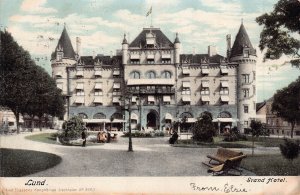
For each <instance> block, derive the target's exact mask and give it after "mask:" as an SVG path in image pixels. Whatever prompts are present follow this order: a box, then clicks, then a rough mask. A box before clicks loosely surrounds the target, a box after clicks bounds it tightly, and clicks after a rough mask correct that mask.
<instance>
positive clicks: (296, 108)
mask: <svg viewBox="0 0 300 195" xmlns="http://www.w3.org/2000/svg"><path fill="white" fill-rule="evenodd" d="M299 103H300V77H299V78H298V79H297V80H296V81H294V82H292V83H291V84H289V85H288V87H285V88H283V89H280V90H277V92H276V94H275V95H274V100H273V103H272V112H274V113H276V115H277V116H278V117H281V118H283V119H284V120H286V121H287V122H289V123H291V138H293V134H294V127H295V125H296V123H297V122H299V121H300V104H299Z"/></svg>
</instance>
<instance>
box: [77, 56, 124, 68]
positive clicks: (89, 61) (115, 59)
mask: <svg viewBox="0 0 300 195" xmlns="http://www.w3.org/2000/svg"><path fill="white" fill-rule="evenodd" d="M78 62H79V63H82V64H83V65H85V66H94V65H95V63H97V62H99V63H100V64H102V65H112V66H119V65H121V62H122V56H112V57H110V56H102V55H99V56H96V57H95V58H93V56H80V58H79V60H78Z"/></svg>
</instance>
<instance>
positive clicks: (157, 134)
mask: <svg viewBox="0 0 300 195" xmlns="http://www.w3.org/2000/svg"><path fill="white" fill-rule="evenodd" d="M164 135H165V134H164V132H163V131H151V132H143V131H138V130H136V131H131V136H132V137H160V136H164ZM128 136H129V131H126V132H125V133H124V137H128Z"/></svg>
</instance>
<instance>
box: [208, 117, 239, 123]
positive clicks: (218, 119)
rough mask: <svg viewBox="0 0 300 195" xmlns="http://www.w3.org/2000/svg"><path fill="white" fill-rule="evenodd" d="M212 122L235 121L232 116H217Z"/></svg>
mask: <svg viewBox="0 0 300 195" xmlns="http://www.w3.org/2000/svg"><path fill="white" fill-rule="evenodd" d="M212 122H221V123H222V122H224V123H232V122H234V120H233V119H232V118H216V119H214V120H213V121H212Z"/></svg>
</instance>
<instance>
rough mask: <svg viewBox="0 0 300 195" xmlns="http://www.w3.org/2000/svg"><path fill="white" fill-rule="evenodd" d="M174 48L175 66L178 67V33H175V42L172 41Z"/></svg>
mask: <svg viewBox="0 0 300 195" xmlns="http://www.w3.org/2000/svg"><path fill="white" fill-rule="evenodd" d="M174 48H175V52H174V55H175V58H174V59H175V64H176V65H178V64H179V63H180V41H179V38H178V33H176V38H175V41H174Z"/></svg>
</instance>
